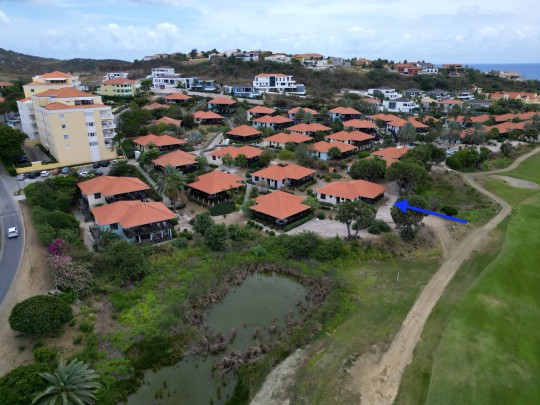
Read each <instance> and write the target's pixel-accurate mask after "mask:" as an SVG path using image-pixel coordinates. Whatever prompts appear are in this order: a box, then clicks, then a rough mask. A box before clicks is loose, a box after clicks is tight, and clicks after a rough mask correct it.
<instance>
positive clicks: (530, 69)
mask: <svg viewBox="0 0 540 405" xmlns="http://www.w3.org/2000/svg"><path fill="white" fill-rule="evenodd" d="M466 65H467V66H469V67H471V68H473V69H478V70H479V71H481V72H483V73H485V72H489V71H490V70H502V71H505V72H517V73H521V74H522V75H523V77H524V78H525V79H527V80H540V63H466Z"/></svg>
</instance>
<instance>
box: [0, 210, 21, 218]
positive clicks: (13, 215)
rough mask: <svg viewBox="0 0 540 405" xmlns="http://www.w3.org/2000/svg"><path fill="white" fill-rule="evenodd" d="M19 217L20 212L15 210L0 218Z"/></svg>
mask: <svg viewBox="0 0 540 405" xmlns="http://www.w3.org/2000/svg"><path fill="white" fill-rule="evenodd" d="M18 216H19V211H16V210H13V211H8V212H6V213H4V214H1V215H0V218H10V217H18Z"/></svg>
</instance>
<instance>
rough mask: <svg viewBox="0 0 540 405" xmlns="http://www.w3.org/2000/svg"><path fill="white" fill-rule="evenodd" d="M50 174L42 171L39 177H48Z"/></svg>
mask: <svg viewBox="0 0 540 405" xmlns="http://www.w3.org/2000/svg"><path fill="white" fill-rule="evenodd" d="M50 174H51V173H50V172H49V171H48V170H43V171H42V172H41V173H40V175H41V177H49V175H50Z"/></svg>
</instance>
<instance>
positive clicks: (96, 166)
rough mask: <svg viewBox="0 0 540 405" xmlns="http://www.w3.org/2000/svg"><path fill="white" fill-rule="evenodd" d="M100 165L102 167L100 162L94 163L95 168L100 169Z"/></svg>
mask: <svg viewBox="0 0 540 405" xmlns="http://www.w3.org/2000/svg"><path fill="white" fill-rule="evenodd" d="M100 167H101V163H99V162H94V163H92V168H93V169H99V168H100Z"/></svg>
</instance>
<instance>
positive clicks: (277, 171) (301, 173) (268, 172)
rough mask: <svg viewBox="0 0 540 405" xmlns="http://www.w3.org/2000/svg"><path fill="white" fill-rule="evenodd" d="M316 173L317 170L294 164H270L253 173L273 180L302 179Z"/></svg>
mask: <svg viewBox="0 0 540 405" xmlns="http://www.w3.org/2000/svg"><path fill="white" fill-rule="evenodd" d="M312 174H315V170H312V169H308V168H307V167H303V166H298V165H294V164H288V165H283V166H282V165H270V166H268V167H266V168H264V169H261V170H259V171H256V172H254V173H251V175H252V176H257V177H262V178H264V179H271V180H285V179H293V180H300V179H303V178H304V177H307V176H310V175H312Z"/></svg>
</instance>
